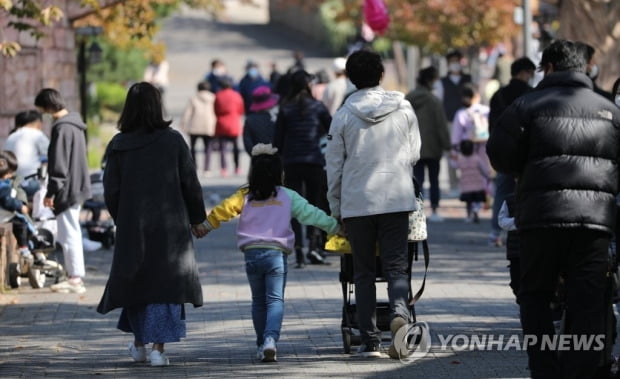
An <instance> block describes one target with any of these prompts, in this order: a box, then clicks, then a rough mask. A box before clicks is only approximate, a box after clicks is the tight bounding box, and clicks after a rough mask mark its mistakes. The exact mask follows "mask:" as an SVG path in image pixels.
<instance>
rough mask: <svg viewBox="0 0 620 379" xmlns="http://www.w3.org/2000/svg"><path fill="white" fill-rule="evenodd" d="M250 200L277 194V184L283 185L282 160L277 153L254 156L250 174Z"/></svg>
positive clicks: (262, 198) (264, 198)
mask: <svg viewBox="0 0 620 379" xmlns="http://www.w3.org/2000/svg"><path fill="white" fill-rule="evenodd" d="M248 183H249V190H250V191H249V194H248V198H249V199H250V200H266V199H268V198H270V197H271V196H275V195H277V189H276V186H281V185H282V160H281V159H280V156H279V155H277V154H274V155H269V154H261V155H256V156H254V157H252V164H251V166H250V173H249V174H248Z"/></svg>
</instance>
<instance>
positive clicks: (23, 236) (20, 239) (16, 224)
mask: <svg viewBox="0 0 620 379" xmlns="http://www.w3.org/2000/svg"><path fill="white" fill-rule="evenodd" d="M11 224H13V236H15V239H16V240H17V246H18V247H24V246H28V226H27V225H26V222H25V221H23V220H20V219H19V218H17V217H13V219H12V220H11Z"/></svg>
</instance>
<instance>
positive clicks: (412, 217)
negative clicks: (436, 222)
mask: <svg viewBox="0 0 620 379" xmlns="http://www.w3.org/2000/svg"><path fill="white" fill-rule="evenodd" d="M413 185H414V188H415V191H414V193H415V202H416V207H417V209H416V210H415V211H413V212H410V213H409V235H408V237H407V240H409V241H412V242H417V241H424V240H426V239H427V238H428V233H427V231H426V215H425V214H424V199H423V198H422V191H421V190H420V185H419V184H418V182H417V181H416V180H415V178H414V179H413Z"/></svg>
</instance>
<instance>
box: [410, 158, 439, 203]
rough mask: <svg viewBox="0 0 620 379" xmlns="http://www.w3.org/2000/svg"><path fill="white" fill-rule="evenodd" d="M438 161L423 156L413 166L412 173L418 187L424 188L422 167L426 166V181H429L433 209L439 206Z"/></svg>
mask: <svg viewBox="0 0 620 379" xmlns="http://www.w3.org/2000/svg"><path fill="white" fill-rule="evenodd" d="M439 161H440V159H431V158H424V159H420V160H419V161H418V162H417V163H416V164H415V166H413V175H414V176H415V179H416V180H417V181H418V184H420V189H423V188H424V168H425V167H428V181H429V183H430V200H431V208H433V211H435V210H436V209H437V208H438V207H439V198H440V194H441V192H440V190H439Z"/></svg>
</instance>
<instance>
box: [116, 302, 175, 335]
mask: <svg viewBox="0 0 620 379" xmlns="http://www.w3.org/2000/svg"><path fill="white" fill-rule="evenodd" d="M116 327H117V328H118V329H120V330H122V331H123V332H127V333H133V335H134V337H135V340H136V341H138V342H142V343H143V344H147V343H167V342H178V341H180V340H181V338H183V337H185V307H184V306H183V304H147V305H145V306H139V307H128V308H123V311H122V312H121V316H120V318H119V320H118V325H117V326H116Z"/></svg>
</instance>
